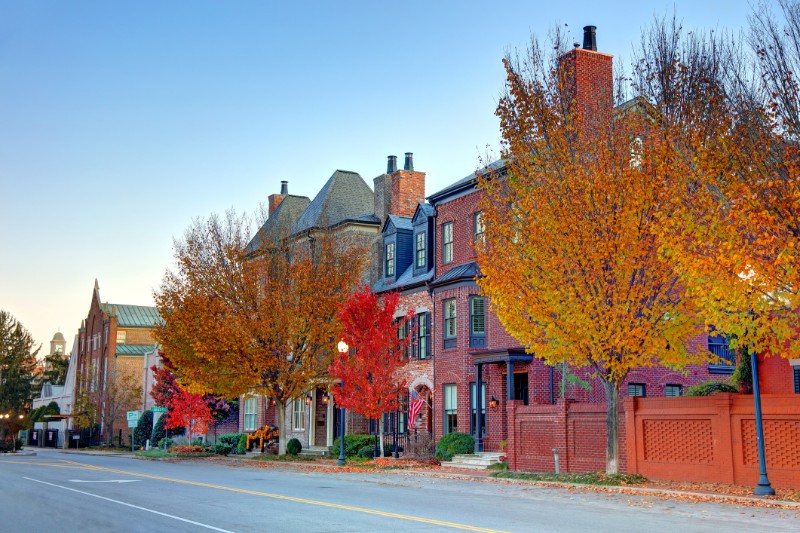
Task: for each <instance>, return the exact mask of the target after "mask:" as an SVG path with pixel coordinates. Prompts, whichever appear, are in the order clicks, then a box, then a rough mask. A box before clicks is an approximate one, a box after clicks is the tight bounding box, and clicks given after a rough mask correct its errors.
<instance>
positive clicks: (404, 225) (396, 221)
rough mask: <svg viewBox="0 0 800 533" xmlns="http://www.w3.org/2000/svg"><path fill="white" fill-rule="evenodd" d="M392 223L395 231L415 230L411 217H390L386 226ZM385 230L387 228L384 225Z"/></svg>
mask: <svg viewBox="0 0 800 533" xmlns="http://www.w3.org/2000/svg"><path fill="white" fill-rule="evenodd" d="M390 221H391V223H392V224H393V225H394V227H395V229H404V230H408V231H413V230H414V226H413V225H412V224H411V218H410V217H401V216H400V215H389V216H388V217H387V218H386V224H388V223H389V222H390ZM385 229H386V226H385V225H384V230H385Z"/></svg>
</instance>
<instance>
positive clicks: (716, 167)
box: [641, 0, 800, 358]
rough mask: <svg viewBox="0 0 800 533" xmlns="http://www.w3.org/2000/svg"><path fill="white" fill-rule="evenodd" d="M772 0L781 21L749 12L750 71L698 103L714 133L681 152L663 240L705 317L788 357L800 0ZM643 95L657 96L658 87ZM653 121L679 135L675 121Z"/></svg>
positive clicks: (796, 221)
mask: <svg viewBox="0 0 800 533" xmlns="http://www.w3.org/2000/svg"><path fill="white" fill-rule="evenodd" d="M779 4H780V8H781V10H780V14H781V15H782V16H783V21H780V20H779V19H778V18H777V17H776V16H775V15H774V13H772V12H771V11H770V10H769V8H768V7H767V6H766V5H765V4H759V5H758V6H756V8H755V9H756V11H755V12H754V14H753V16H752V17H751V19H750V22H751V28H750V35H749V39H748V40H749V43H750V44H751V46H752V47H753V51H754V52H755V54H754V55H755V57H756V58H757V60H756V64H755V65H750V66H752V67H754V70H755V72H756V76H755V77H754V78H748V77H747V76H746V75H737V76H735V77H732V78H731V79H727V80H721V81H720V86H721V88H720V93H721V94H720V96H719V97H716V98H709V99H708V100H707V101H706V108H705V110H704V113H703V116H702V122H703V123H704V124H705V125H706V128H707V129H708V130H709V131H710V133H713V134H706V135H705V137H704V138H703V139H702V142H699V141H698V142H695V143H693V144H694V146H693V147H692V149H691V150H690V151H689V152H688V153H687V155H686V157H687V159H688V158H689V157H693V164H692V165H687V171H686V172H685V173H683V174H680V175H678V177H679V178H681V179H680V180H676V188H682V189H685V190H689V191H691V192H692V194H690V195H686V196H684V199H683V201H681V202H677V203H676V205H675V210H674V212H675V216H674V217H673V218H671V219H670V220H667V221H666V222H667V224H665V226H664V239H665V241H666V243H667V244H666V246H665V249H666V250H667V251H668V253H670V255H671V257H672V258H673V260H674V261H675V262H676V264H677V265H678V266H679V268H680V270H681V272H682V283H684V284H685V285H686V287H687V289H688V291H689V293H690V294H691V296H692V298H694V299H696V300H697V301H698V303H699V305H701V307H702V308H703V313H704V316H705V319H706V322H707V323H709V324H713V325H714V326H715V327H716V328H717V329H718V330H720V331H722V332H724V333H726V334H728V335H730V336H731V339H732V342H731V345H732V347H737V346H738V347H740V348H741V352H742V353H746V352H748V351H755V352H758V353H767V354H780V355H782V356H784V357H787V358H789V357H798V355H797V354H798V353H800V339H798V335H797V325H796V324H797V312H796V310H797V308H798V306H800V292H799V291H800V268H798V267H799V266H800V261H799V260H800V149H798V140H800V92H799V91H798V87H799V86H800V85H799V83H800V79H799V78H798V74H797V73H798V72H800V70H798V69H800V41H799V40H798V37H799V36H800V33H798V32H799V31H800V30H798V28H800V4H798V2H796V1H786V0H781V1H780V2H779ZM726 64H728V65H730V64H736V63H735V62H732V61H728V62H727V63H726ZM736 73H737V74H739V72H736ZM746 73H747V71H745V74H746ZM647 88H648V87H645V89H647ZM641 92H642V94H643V95H644V97H646V98H648V99H649V100H651V101H653V102H655V103H656V104H657V103H658V101H659V100H658V99H657V98H653V94H654V93H657V92H658V91H646V90H645V91H641ZM659 127H660V129H661V130H662V135H664V136H665V137H670V138H679V135H678V134H677V133H676V131H678V130H679V129H680V124H677V123H674V122H670V121H663V122H662V123H660V124H659Z"/></svg>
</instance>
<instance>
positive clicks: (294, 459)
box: [250, 453, 318, 463]
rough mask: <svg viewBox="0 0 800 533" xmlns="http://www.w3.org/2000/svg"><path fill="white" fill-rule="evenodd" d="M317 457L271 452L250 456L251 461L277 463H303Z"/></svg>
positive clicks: (314, 459)
mask: <svg viewBox="0 0 800 533" xmlns="http://www.w3.org/2000/svg"><path fill="white" fill-rule="evenodd" d="M317 459H318V458H317V457H313V456H310V455H288V454H287V455H276V454H272V453H263V454H261V455H255V456H253V457H251V458H250V460H251V461H268V462H277V463H303V462H308V461H316V460H317Z"/></svg>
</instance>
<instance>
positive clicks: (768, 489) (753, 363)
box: [738, 267, 775, 496]
mask: <svg viewBox="0 0 800 533" xmlns="http://www.w3.org/2000/svg"><path fill="white" fill-rule="evenodd" d="M738 275H739V278H740V279H742V280H743V281H746V282H747V283H748V284H750V286H751V289H750V291H752V280H753V278H755V276H756V273H755V271H753V269H751V268H749V267H748V269H747V271H745V272H740V273H739V274H738ZM749 314H750V317H751V318H752V317H753V310H752V308H751V309H750V312H749ZM747 349H748V351H749V352H750V374H751V378H752V380H753V404H754V411H755V412H754V414H755V417H756V444H757V445H758V485H756V488H755V489H754V490H753V494H755V495H756V496H775V489H773V488H772V484H771V483H770V482H769V478H768V477H767V458H766V454H765V452H764V422H763V418H762V416H761V387H760V386H759V384H758V357H757V355H756V351H755V350H754V349H753V348H752V346H751V345H748V347H747Z"/></svg>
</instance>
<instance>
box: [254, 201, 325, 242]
mask: <svg viewBox="0 0 800 533" xmlns="http://www.w3.org/2000/svg"><path fill="white" fill-rule="evenodd" d="M310 203H311V200H309V199H308V197H306V196H296V195H294V194H288V195H286V197H285V198H284V199H283V200H282V201H281V203H280V204H278V207H277V208H275V211H274V212H273V213H272V216H270V217H269V218H268V219H267V220H266V222H264V224H263V225H262V226H261V227H260V228H259V229H258V232H256V234H255V236H254V237H253V239H252V240H251V241H250V243H249V244H248V245H247V251H248V252H254V251H256V250H257V249H258V247H259V246H261V245H262V244H263V243H264V240H265V239H266V240H269V241H277V240H278V239H280V238H282V237H288V236H289V235H290V234H291V233H292V227H293V226H294V224H295V222H297V219H298V218H300V215H302V214H303V211H305V210H306V208H307V207H308V205H309V204H310Z"/></svg>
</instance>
